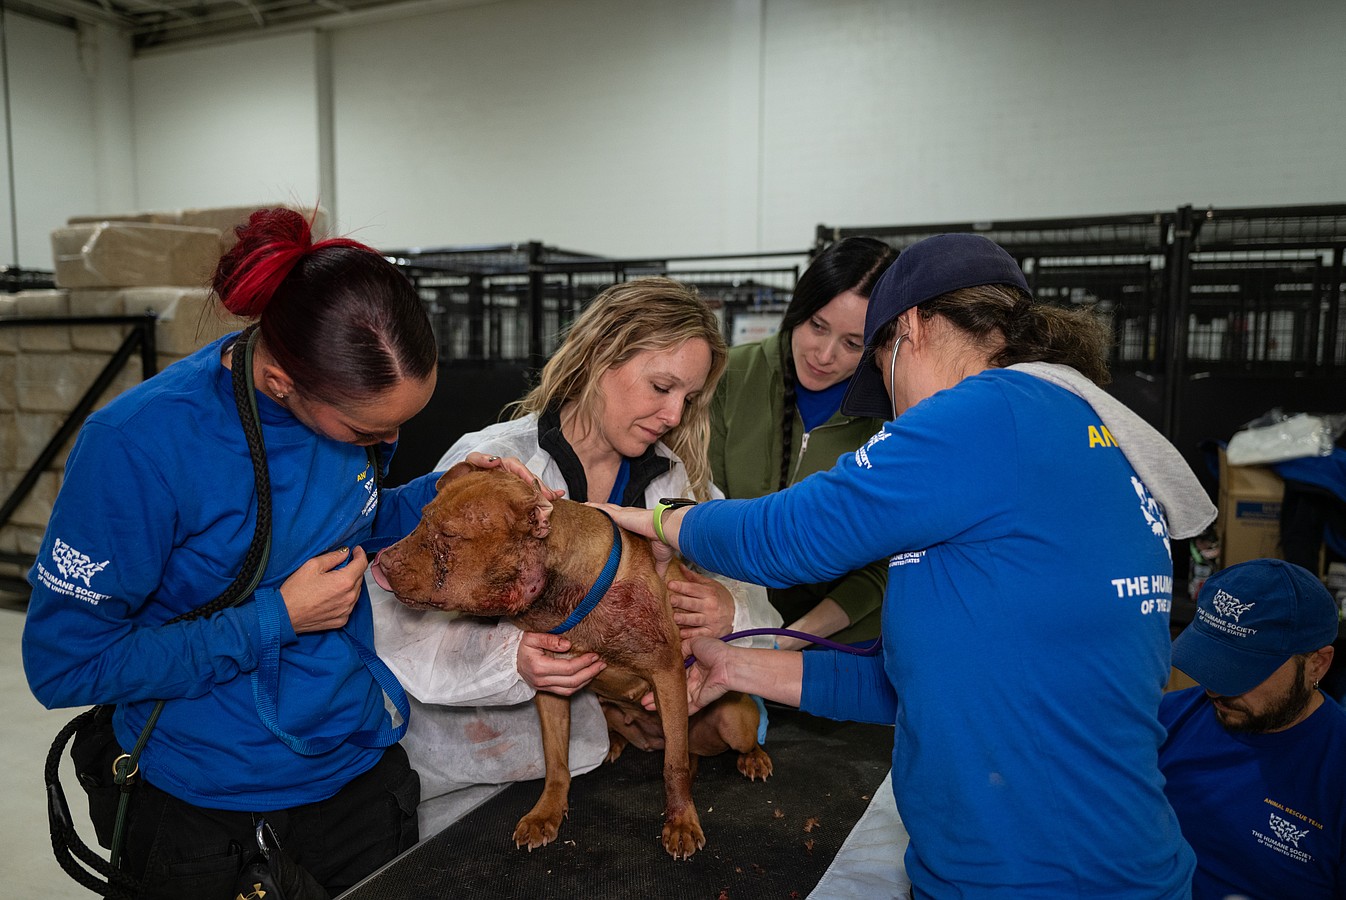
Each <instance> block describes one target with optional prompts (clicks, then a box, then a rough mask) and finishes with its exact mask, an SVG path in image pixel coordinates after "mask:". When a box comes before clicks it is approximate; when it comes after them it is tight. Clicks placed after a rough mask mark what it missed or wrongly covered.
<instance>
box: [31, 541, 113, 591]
mask: <svg viewBox="0 0 1346 900" xmlns="http://www.w3.org/2000/svg"><path fill="white" fill-rule="evenodd" d="M51 561H52V565H54V566H55V567H56V572H52V571H51V570H50V569H48V568H47V567H46V566H44V565H43V564H42V563H41V562H40V561H39V562H38V563H37V565H36V566H35V567H34V571H35V572H36V574H37V580H38V581H39V583H41V584H42V586H43V587H45V588H47V589H48V590H50V591H52V592H54V593H57V594H64V595H65V596H67V597H74V598H76V599H78V600H83V601H84V602H85V603H90V604H92V605H94V606H97V605H98V604H99V603H100V602H102V601H103V600H106V599H107V598H108V595H107V594H100V593H99V592H98V591H95V590H92V589H91V586H90V583H89V582H90V580H91V579H92V578H93V577H94V576H95V575H97V574H98V573H99V572H101V571H103V569H105V568H107V564H108V563H109V562H110V560H106V559H105V560H103V561H102V562H100V563H96V562H94V561H93V559H91V558H90V557H89V556H88V555H87V554H85V553H81V552H80V551H78V550H76V549H75V548H74V547H71V546H70V545H69V544H67V543H66V542H65V541H63V540H61V539H60V538H57V539H56V543H55V544H54V545H53V546H52V548H51ZM58 574H59V576H60V577H57V575H58ZM76 581H82V582H84V585H83V586H82V587H81V586H80V585H78V584H75V582H76Z"/></svg>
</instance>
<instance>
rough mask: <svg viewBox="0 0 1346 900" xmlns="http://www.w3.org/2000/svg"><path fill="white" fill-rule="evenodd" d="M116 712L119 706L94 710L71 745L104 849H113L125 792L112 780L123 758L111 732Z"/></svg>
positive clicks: (76, 732) (115, 738) (96, 832)
mask: <svg viewBox="0 0 1346 900" xmlns="http://www.w3.org/2000/svg"><path fill="white" fill-rule="evenodd" d="M114 709H116V707H115V706H112V705H108V706H98V707H95V708H94V711H93V716H92V717H91V718H90V719H89V720H88V721H87V722H85V723H84V724H83V725H81V726H80V727H79V728H78V729H77V730H76V731H75V736H74V740H73V741H71V744H70V759H71V760H72V761H73V762H74V763H75V776H76V777H77V778H79V783H80V786H81V787H83V788H84V793H85V794H87V795H88V796H89V819H90V820H91V821H92V822H93V828H94V833H95V834H96V835H97V836H98V843H99V844H100V845H101V846H102V847H103V848H104V849H110V848H111V847H112V831H113V828H114V827H115V826H116V821H117V803H118V801H119V800H120V799H121V792H122V789H121V788H120V787H118V786H117V783H116V781H114V780H113V770H112V765H113V763H114V762H115V761H116V760H117V757H119V756H121V755H122V749H121V747H120V746H118V745H117V735H116V734H115V733H114V732H113V730H112V711H113V710H114ZM133 783H134V782H133ZM127 789H128V790H129V789H130V788H129V787H128V788H127Z"/></svg>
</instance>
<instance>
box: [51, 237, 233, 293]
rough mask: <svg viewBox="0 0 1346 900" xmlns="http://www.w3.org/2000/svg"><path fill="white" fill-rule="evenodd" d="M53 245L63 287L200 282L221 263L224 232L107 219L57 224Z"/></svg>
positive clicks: (57, 277) (200, 283)
mask: <svg viewBox="0 0 1346 900" xmlns="http://www.w3.org/2000/svg"><path fill="white" fill-rule="evenodd" d="M51 247H52V256H53V259H54V262H55V269H56V284H57V285H58V286H60V287H66V288H106V287H137V286H142V285H173V286H193V285H195V286H199V285H204V284H206V283H208V282H209V280H210V275H211V273H212V272H213V271H214V269H215V264H216V263H217V262H218V261H219V258H220V232H219V230H218V229H215V228H197V227H192V226H186V225H158V224H154V223H142V222H111V221H107V222H97V223H93V224H87V225H72V226H69V227H66V228H57V229H56V230H55V231H53V232H52V233H51Z"/></svg>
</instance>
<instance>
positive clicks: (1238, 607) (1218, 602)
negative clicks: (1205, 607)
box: [1210, 588, 1257, 622]
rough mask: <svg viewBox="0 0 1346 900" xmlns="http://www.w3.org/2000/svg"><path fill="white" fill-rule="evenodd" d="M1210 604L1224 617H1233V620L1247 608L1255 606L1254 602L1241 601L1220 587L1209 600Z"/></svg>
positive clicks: (1237, 618) (1236, 619)
mask: <svg viewBox="0 0 1346 900" xmlns="http://www.w3.org/2000/svg"><path fill="white" fill-rule="evenodd" d="M1210 605H1211V606H1213V607H1215V611H1216V612H1217V613H1219V614H1220V615H1222V616H1224V617H1225V618H1226V619H1233V620H1234V621H1235V622H1237V621H1238V620H1239V617H1240V616H1242V615H1243V614H1244V613H1246V612H1247V611H1248V610H1250V609H1252V608H1253V607H1254V606H1256V605H1257V604H1256V603H1242V602H1240V601H1239V598H1238V597H1235V596H1234V595H1233V594H1231V593H1229V592H1228V591H1226V590H1224V589H1223V588H1221V589H1220V590H1218V591H1216V592H1215V597H1214V598H1213V599H1212V600H1211V603H1210Z"/></svg>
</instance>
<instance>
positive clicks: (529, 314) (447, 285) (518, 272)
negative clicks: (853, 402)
mask: <svg viewBox="0 0 1346 900" xmlns="http://www.w3.org/2000/svg"><path fill="white" fill-rule="evenodd" d="M387 255H388V257H389V258H390V259H392V260H393V261H394V262H395V263H396V264H397V265H398V266H399V267H401V269H402V270H403V271H404V272H405V273H406V274H407V276H408V277H409V278H410V279H411V280H412V282H413V283H414V284H415V285H416V287H417V289H418V290H419V291H420V293H421V296H422V297H423V298H424V299H425V301H426V304H427V307H428V308H429V310H430V314H431V320H432V322H433V324H434V326H435V331H436V334H437V336H438V339H439V344H440V358H441V360H443V361H449V360H457V361H463V360H482V361H525V362H527V363H529V364H530V365H532V366H534V367H539V366H541V364H542V363H543V362H544V361H545V360H546V359H547V357H548V356H550V355H551V353H552V352H553V351H554V350H555V349H556V347H557V346H558V345H559V343H560V340H561V336H562V334H563V333H564V331H565V328H566V326H568V325H569V324H570V322H572V321H573V320H574V319H575V317H576V316H577V315H579V312H580V310H582V309H583V308H584V306H585V304H587V303H588V302H589V301H590V300H592V299H593V298H594V297H595V296H597V295H598V294H599V293H600V292H601V291H602V290H603V289H604V288H606V287H608V286H609V285H612V284H616V283H618V282H624V281H629V280H631V279H634V278H641V277H645V276H651V275H663V276H668V277H670V278H676V279H677V280H679V281H681V282H684V283H686V284H689V285H692V286H693V287H695V288H697V290H698V291H699V292H700V293H701V296H702V297H704V298H705V299H706V300H707V302H708V303H709V304H710V306H711V307H712V308H713V309H715V310H716V312H717V314H718V315H720V316H721V321H722V323H723V325H724V327H725V329H726V338H728V337H730V336H732V327H733V319H734V317H735V316H736V315H739V314H741V313H745V312H760V311H777V312H779V311H781V310H783V309H784V305H785V304H786V303H788V302H789V299H790V297H791V295H792V293H793V291H794V286H795V282H796V281H797V280H798V278H799V270H800V263H801V262H802V261H803V260H805V259H806V258H807V256H808V251H807V250H799V251H791V252H784V253H771V254H747V255H716V256H687V257H661V258H640V259H615V258H609V257H602V256H596V255H593V254H588V253H581V252H577V251H573V250H563V249H558V248H556V247H550V246H547V245H545V244H543V243H541V242H538V241H532V242H529V243H525V244H502V245H495V246H489V247H447V248H440V249H414V250H393V251H388V253H387ZM782 260H785V261H786V262H785V263H783V262H782Z"/></svg>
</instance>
